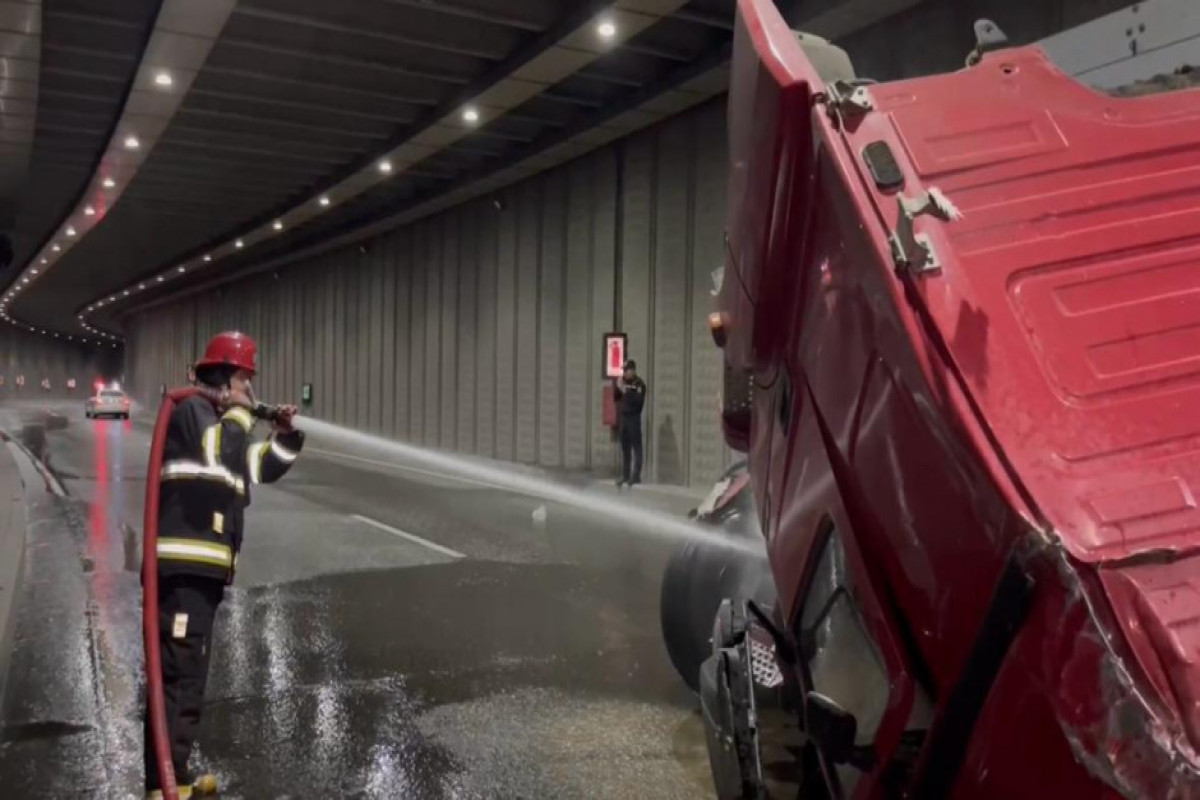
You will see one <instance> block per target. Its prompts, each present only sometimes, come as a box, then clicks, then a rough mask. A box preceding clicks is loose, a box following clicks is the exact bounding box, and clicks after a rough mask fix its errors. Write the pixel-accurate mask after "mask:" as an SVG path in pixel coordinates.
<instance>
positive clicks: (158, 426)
mask: <svg viewBox="0 0 1200 800" xmlns="http://www.w3.org/2000/svg"><path fill="white" fill-rule="evenodd" d="M197 394H200V395H204V396H205V397H206V398H207V399H208V400H209V401H210V402H212V404H213V405H214V406H219V405H220V404H221V397H220V395H219V394H218V393H217V392H214V391H211V390H207V389H203V388H198V387H187V388H183V389H173V390H171V391H169V392H167V393H166V394H164V395H163V399H162V404H161V405H160V406H159V407H158V417H157V419H156V420H155V422H154V437H153V439H151V442H150V462H149V464H148V465H147V467H146V507H145V516H144V517H143V519H142V646H143V648H144V650H145V658H146V713H147V714H148V715H149V720H150V735H151V739H152V740H153V746H154V761H155V763H156V764H157V765H158V776H159V783H160V785H161V788H162V795H163V798H164V800H179V787H178V785H177V784H176V783H175V766H174V764H173V762H172V761H171V745H170V742H168V741H167V710H166V701H165V699H164V697H163V682H162V651H161V649H160V648H159V638H158V636H159V629H158V500H159V484H160V480H159V476H160V473H161V472H162V461H163V445H164V444H165V443H166V438H167V427H168V426H169V425H170V422H171V413H172V412H173V411H174V410H175V406H176V405H178V404H179V403H181V402H183V401H184V400H186V399H188V398H189V397H192V396H193V395H197ZM250 412H251V413H252V414H253V415H254V416H255V417H257V418H259V419H265V420H269V421H275V420H277V419H278V418H279V411H278V408H277V407H274V406H269V405H266V404H263V403H256V404H255V405H254V407H253V408H251V409H250Z"/></svg>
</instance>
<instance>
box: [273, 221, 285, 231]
mask: <svg viewBox="0 0 1200 800" xmlns="http://www.w3.org/2000/svg"><path fill="white" fill-rule="evenodd" d="M271 227H272V228H274V229H275V230H277V231H281V230H283V221H282V220H278V219H277V220H275V224H273V225H272V226H271Z"/></svg>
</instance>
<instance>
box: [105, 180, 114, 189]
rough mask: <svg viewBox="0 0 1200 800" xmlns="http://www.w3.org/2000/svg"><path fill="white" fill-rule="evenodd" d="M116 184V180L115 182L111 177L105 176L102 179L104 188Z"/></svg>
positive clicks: (109, 187)
mask: <svg viewBox="0 0 1200 800" xmlns="http://www.w3.org/2000/svg"><path fill="white" fill-rule="evenodd" d="M116 185H117V182H116V181H114V180H113V179H112V178H105V179H104V188H105V189H111V188H113V187H114V186H116Z"/></svg>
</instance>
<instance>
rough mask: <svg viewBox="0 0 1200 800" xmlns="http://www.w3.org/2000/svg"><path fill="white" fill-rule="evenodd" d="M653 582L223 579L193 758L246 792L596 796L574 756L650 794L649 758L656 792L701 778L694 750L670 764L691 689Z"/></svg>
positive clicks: (479, 569)
mask: <svg viewBox="0 0 1200 800" xmlns="http://www.w3.org/2000/svg"><path fill="white" fill-rule="evenodd" d="M650 588H651V587H646V589H647V590H646V591H645V592H642V593H637V592H630V591H629V589H628V584H626V583H623V582H622V579H621V576H619V575H614V574H612V573H611V572H604V571H596V570H589V569H586V568H582V567H577V566H569V565H562V564H554V565H535V564H499V563H490V562H456V563H451V564H445V565H440V566H431V567H417V568H409V569H403V570H389V571H378V572H360V573H349V574H343V575H333V576H327V577H322V578H317V579H313V580H309V581H304V582H300V583H293V584H286V585H278V586H272V587H262V588H256V589H251V590H245V591H240V590H235V591H233V592H231V593H230V596H229V599H228V600H227V605H226V607H225V608H223V609H222V612H221V618H220V621H219V623H218V631H219V633H218V641H217V644H216V653H215V658H214V663H213V674H212V676H211V679H210V682H209V686H210V690H209V693H210V700H211V704H210V706H209V708H208V709H207V711H206V722H205V733H204V735H203V737H202V739H203V747H204V753H205V756H206V759H207V760H206V762H205V763H206V764H207V765H209V766H213V767H215V768H216V771H217V773H218V774H219V775H221V776H222V777H223V778H224V780H225V781H226V783H227V785H229V786H230V788H231V790H232V791H236V793H237V794H239V795H241V796H247V797H251V796H271V791H272V790H278V789H279V787H281V786H284V785H292V786H296V785H303V786H305V787H309V788H308V789H307V790H308V791H312V792H314V793H315V794H314V796H360V795H365V796H384V795H375V794H373V793H372V788H371V787H375V786H381V785H388V786H392V787H397V790H396V793H395V794H392V795H390V796H410V797H429V798H440V797H584V796H597V795H595V794H589V793H588V792H586V791H584V787H585V784H586V781H585V782H584V783H580V782H579V781H578V776H580V775H584V774H585V773H594V774H595V775H597V776H601V775H602V776H604V786H605V793H604V794H603V796H606V797H645V796H647V795H646V789H647V785H648V784H647V780H648V779H650V778H654V780H653V781H652V782H651V784H652V785H654V786H655V797H664V798H671V797H702V796H705V792H706V790H705V788H704V787H703V786H702V785H700V784H698V782H697V778H696V776H697V775H704V774H706V770H707V766H706V762H699V763H689V764H682V763H680V762H679V758H678V755H677V751H676V750H675V748H674V747H673V746H672V742H673V740H674V737H675V736H676V732H677V729H678V727H679V726H680V724H685V723H686V722H687V721H688V720H689V719H692V720H694V716H695V715H694V711H693V709H694V700H693V698H691V696H690V695H689V694H688V693H687V692H686V690H685V689H684V688H683V686H682V684H681V682H680V681H679V679H678V678H677V677H676V676H675V674H674V672H673V671H672V670H671V667H670V666H669V663H668V662H667V659H666V656H665V654H664V652H663V648H662V645H661V643H660V640H659V636H658V628H657V606H656V599H655V596H654V592H653V591H650ZM695 724H698V721H695ZM472 739H473V740H474V744H472V742H471V741H469V740H472ZM638 743H641V745H639V744H638ZM650 743H654V744H653V745H651V744H650ZM485 744H486V746H484V745H485ZM648 748H649V749H648ZM639 752H640V753H641V755H640V756H639V755H638V753H639ZM693 755H694V753H693ZM248 765H253V768H252V769H249V768H248ZM551 765H552V766H551ZM401 787H402V788H403V791H401Z"/></svg>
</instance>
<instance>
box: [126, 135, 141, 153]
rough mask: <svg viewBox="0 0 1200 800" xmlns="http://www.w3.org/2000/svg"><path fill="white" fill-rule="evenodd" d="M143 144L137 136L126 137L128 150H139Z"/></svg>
mask: <svg viewBox="0 0 1200 800" xmlns="http://www.w3.org/2000/svg"><path fill="white" fill-rule="evenodd" d="M141 146H142V143H141V142H139V141H138V138H137V137H136V136H126V137H125V149H126V150H137V149H138V148H139V147H141Z"/></svg>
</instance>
